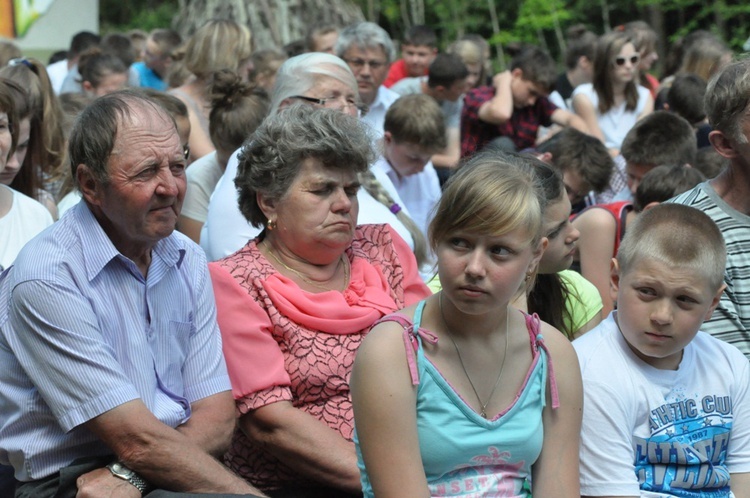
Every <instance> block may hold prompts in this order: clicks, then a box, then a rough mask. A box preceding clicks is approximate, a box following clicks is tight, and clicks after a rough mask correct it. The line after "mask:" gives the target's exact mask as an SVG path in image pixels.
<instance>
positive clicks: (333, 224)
mask: <svg viewBox="0 0 750 498" xmlns="http://www.w3.org/2000/svg"><path fill="white" fill-rule="evenodd" d="M359 187H360V184H359V181H358V180H357V175H356V174H355V173H354V171H352V170H348V169H343V168H342V169H333V168H328V167H326V166H325V165H324V164H323V163H322V162H321V161H319V160H317V159H314V158H307V159H305V160H304V161H303V162H302V166H301V167H300V170H299V173H297V176H296V177H295V179H294V181H292V184H291V185H290V186H289V189H288V190H287V192H286V193H285V194H284V195H283V196H282V197H281V198H280V199H279V200H277V201H274V202H273V203H272V204H273V205H272V206H271V207H270V209H269V210H268V212H265V214H266V216H267V217H268V219H269V220H272V221H275V222H276V228H275V229H274V230H273V231H272V234H271V236H273V237H274V238H275V242H276V243H280V244H282V245H284V246H285V247H286V248H287V249H289V250H290V251H292V252H293V253H294V254H296V255H298V256H299V257H302V258H304V259H306V260H308V261H310V262H313V263H316V260H318V261H320V258H325V259H327V256H329V255H330V254H341V253H342V252H343V251H344V249H346V248H347V247H349V245H350V244H351V241H352V237H353V236H354V229H355V228H356V226H357V214H358V212H359V203H358V202H357V191H358V190H359ZM321 264H322V263H321Z"/></svg>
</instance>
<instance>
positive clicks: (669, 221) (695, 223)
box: [617, 204, 726, 290]
mask: <svg viewBox="0 0 750 498" xmlns="http://www.w3.org/2000/svg"><path fill="white" fill-rule="evenodd" d="M643 260H649V261H657V262H660V263H662V264H664V265H666V266H668V267H670V268H683V269H690V270H691V271H694V272H695V273H696V274H699V275H702V276H704V277H705V278H706V280H707V281H708V283H709V285H711V287H712V288H713V289H715V290H718V289H719V287H720V286H721V284H722V282H723V281H724V267H725V265H726V248H725V246H724V237H723V236H722V234H721V231H720V230H719V228H718V227H717V226H716V223H714V221H713V220H712V219H711V218H709V217H708V215H706V214H705V213H703V212H702V211H699V210H698V209H695V208H693V207H690V206H684V205H682V204H659V205H658V206H655V207H653V208H651V209H649V210H647V211H645V212H643V214H641V215H639V216H638V217H637V218H636V219H635V221H633V222H631V223H630V224H629V225H628V231H627V233H626V234H625V237H624V238H623V239H622V243H620V249H619V250H618V251H617V263H618V265H619V267H620V277H622V276H623V275H625V274H626V273H628V272H629V271H630V270H631V269H632V267H633V265H634V264H635V263H636V262H638V261H643Z"/></svg>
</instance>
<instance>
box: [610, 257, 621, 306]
mask: <svg viewBox="0 0 750 498" xmlns="http://www.w3.org/2000/svg"><path fill="white" fill-rule="evenodd" d="M619 291H620V265H618V264H617V258H612V263H611V264H610V267H609V297H611V298H612V301H613V302H615V303H616V302H617V293H618V292H619Z"/></svg>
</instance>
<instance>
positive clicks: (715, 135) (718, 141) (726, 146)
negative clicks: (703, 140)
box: [708, 130, 737, 159]
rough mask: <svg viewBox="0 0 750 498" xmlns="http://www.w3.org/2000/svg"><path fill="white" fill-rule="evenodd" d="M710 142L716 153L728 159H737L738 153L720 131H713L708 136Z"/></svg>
mask: <svg viewBox="0 0 750 498" xmlns="http://www.w3.org/2000/svg"><path fill="white" fill-rule="evenodd" d="M708 141H709V142H711V145H713V146H714V149H716V152H718V153H719V154H720V155H721V156H723V157H726V158H727V159H734V158H735V157H737V151H736V150H734V147H733V146H732V142H731V141H730V140H729V137H728V136H726V135H725V134H724V132H722V131H719V130H714V131H712V132H711V133H709V134H708Z"/></svg>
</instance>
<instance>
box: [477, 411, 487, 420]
mask: <svg viewBox="0 0 750 498" xmlns="http://www.w3.org/2000/svg"><path fill="white" fill-rule="evenodd" d="M479 415H481V416H482V418H484V419H486V418H487V413H485V411H484V410H482V413H480V414H479Z"/></svg>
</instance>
